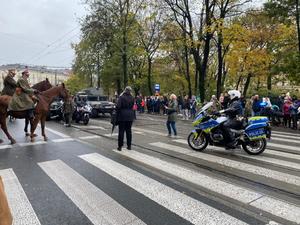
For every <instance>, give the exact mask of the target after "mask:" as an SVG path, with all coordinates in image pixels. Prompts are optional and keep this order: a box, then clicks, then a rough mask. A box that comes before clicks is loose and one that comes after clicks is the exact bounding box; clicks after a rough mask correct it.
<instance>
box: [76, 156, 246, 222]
mask: <svg viewBox="0 0 300 225" xmlns="http://www.w3.org/2000/svg"><path fill="white" fill-rule="evenodd" d="M79 157H80V158H82V159H84V160H85V161H87V162H89V163H90V164H92V165H94V166H95V167H97V168H99V169H100V170H103V171H104V172H106V173H107V174H109V175H110V176H112V177H114V178H116V179H118V180H120V181H121V182H123V183H124V184H126V185H128V186H129V187H131V188H133V189H134V190H136V191H137V192H139V193H141V194H143V195H145V196H146V197H148V198H149V199H151V200H152V201H155V202H156V203H158V204H160V205H161V206H163V207H165V208H167V209H168V210H170V211H171V212H173V213H175V214H177V215H178V216H180V217H182V218H184V219H185V220H187V221H190V222H191V223H193V224H199V225H200V224H201V225H202V224H211V225H212V224H215V225H217V224H220V225H221V224H222V225H232V224H246V223H245V222H243V221H240V220H238V219H237V218H234V217H232V216H230V215H228V214H226V213H224V212H222V211H220V210H217V209H215V208H213V207H211V206H209V205H206V204H204V203H202V202H200V201H197V200H195V199H193V198H191V197H189V196H187V195H185V194H183V193H181V192H179V191H177V190H174V189H172V188H170V187H168V186H166V185H164V184H162V183H160V182H158V181H156V180H154V179H151V178H149V177H147V176H145V175H143V174H141V173H138V172H137V171H134V170H132V169H130V168H128V167H126V166H123V165H122V164H119V163H117V162H115V161H113V160H111V159H108V158H106V157H104V156H102V155H99V154H97V153H93V154H87V155H82V156H79Z"/></svg>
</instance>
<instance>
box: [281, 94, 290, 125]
mask: <svg viewBox="0 0 300 225" xmlns="http://www.w3.org/2000/svg"><path fill="white" fill-rule="evenodd" d="M291 105H292V103H291V101H290V100H289V99H288V98H286V100H284V104H283V109H282V110H283V123H284V126H285V127H288V128H291V111H290V107H291Z"/></svg>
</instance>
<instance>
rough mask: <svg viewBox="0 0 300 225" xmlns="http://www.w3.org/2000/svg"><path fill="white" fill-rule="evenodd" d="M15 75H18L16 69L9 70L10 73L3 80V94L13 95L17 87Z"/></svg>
mask: <svg viewBox="0 0 300 225" xmlns="http://www.w3.org/2000/svg"><path fill="white" fill-rule="evenodd" d="M15 75H16V69H9V70H8V74H7V76H6V77H5V78H4V81H3V84H4V88H3V90H2V93H1V95H9V96H13V94H14V93H15V90H16V87H17V82H16V81H15V79H14V76H15Z"/></svg>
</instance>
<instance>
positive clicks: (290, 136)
mask: <svg viewBox="0 0 300 225" xmlns="http://www.w3.org/2000/svg"><path fill="white" fill-rule="evenodd" d="M273 137H281V138H288V139H294V140H299V139H300V137H297V136H292V135H282V134H273V133H272V135H271V138H273Z"/></svg>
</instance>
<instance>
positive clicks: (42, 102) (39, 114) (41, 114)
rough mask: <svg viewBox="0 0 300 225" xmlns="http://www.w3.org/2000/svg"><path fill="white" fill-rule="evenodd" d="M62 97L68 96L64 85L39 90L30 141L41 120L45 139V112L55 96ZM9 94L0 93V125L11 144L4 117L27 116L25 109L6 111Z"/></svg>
mask: <svg viewBox="0 0 300 225" xmlns="http://www.w3.org/2000/svg"><path fill="white" fill-rule="evenodd" d="M58 96H59V97H62V98H63V99H64V100H65V99H67V98H68V91H67V89H66V88H65V85H64V84H62V85H59V86H56V87H53V88H51V89H49V90H47V91H43V92H41V93H40V94H39V95H38V97H39V102H38V104H37V106H36V108H35V117H34V120H33V121H32V123H31V125H32V126H31V129H30V137H31V142H33V141H34V131H35V129H36V127H37V125H38V123H39V122H41V128H42V136H43V137H44V140H45V141H47V137H46V134H45V122H46V117H47V113H48V111H49V106H50V104H51V102H52V101H53V100H54V98H55V97H58ZM11 98H12V97H11V96H8V95H2V96H0V125H1V128H2V130H3V132H4V133H5V134H6V136H7V138H8V139H9V140H10V141H11V144H15V143H16V141H15V139H14V138H13V137H12V136H11V135H10V134H9V132H8V130H7V126H6V117H7V116H8V115H11V116H13V117H15V118H18V119H24V118H26V117H27V112H26V111H9V112H7V108H8V104H9V102H10V100H11Z"/></svg>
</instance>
